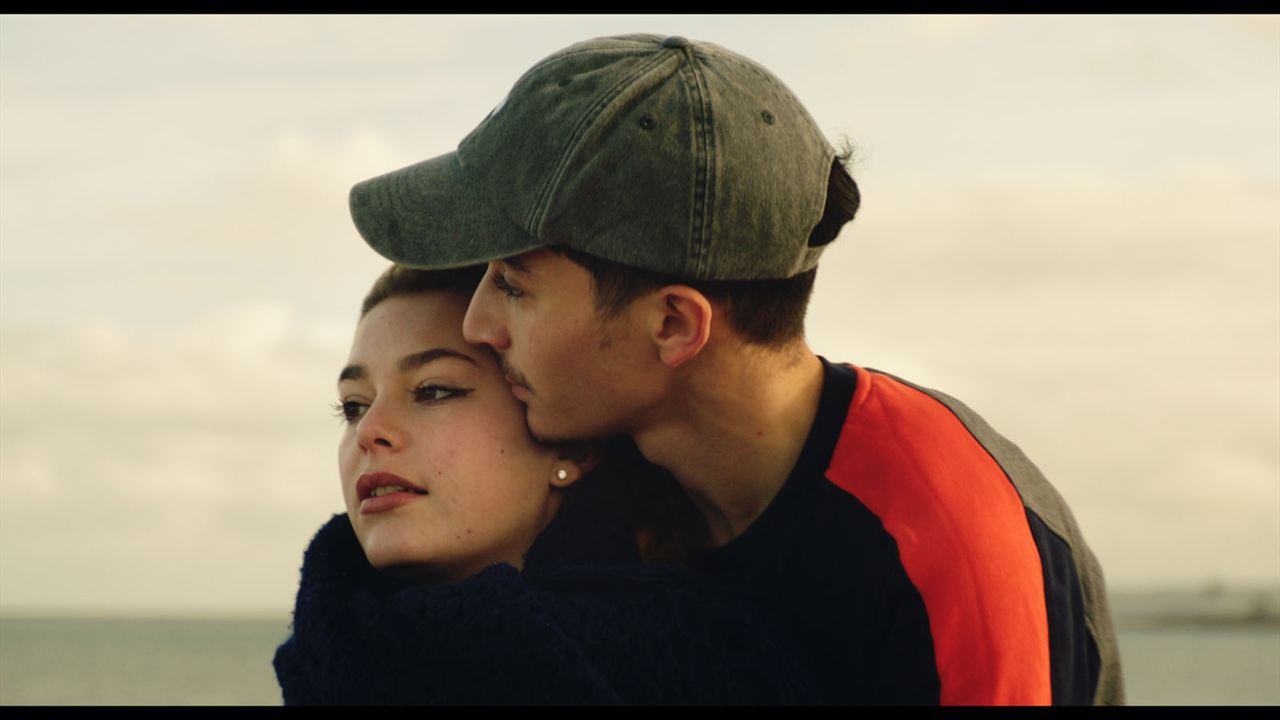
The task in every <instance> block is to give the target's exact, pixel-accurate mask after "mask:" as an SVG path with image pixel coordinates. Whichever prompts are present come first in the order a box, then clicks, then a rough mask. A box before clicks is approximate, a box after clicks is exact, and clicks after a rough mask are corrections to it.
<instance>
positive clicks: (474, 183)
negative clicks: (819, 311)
mask: <svg viewBox="0 0 1280 720" xmlns="http://www.w3.org/2000/svg"><path fill="white" fill-rule="evenodd" d="M835 154H836V153H835V149H834V148H833V147H832V146H831V144H830V143H828V142H827V140H826V139H825V138H824V137H823V135H822V133H821V131H819V130H818V127H817V125H816V124H815V123H814V121H813V118H811V117H810V116H809V113H808V112H807V111H806V110H805V109H804V107H803V106H802V105H801V104H800V101H799V100H797V99H796V97H795V96H794V95H793V94H792V93H791V91H790V90H788V89H787V87H786V86H785V85H783V84H782V82H781V81H779V80H778V79H777V78H775V77H774V76H773V75H772V74H771V73H770V72H769V71H768V70H765V69H764V68H763V67H761V66H760V65H758V64H757V63H755V62H753V61H751V60H749V59H747V58H745V57H742V56H741V55H738V54H735V53H733V52H731V51H729V50H726V49H725V48H722V47H719V46H717V45H713V44H711V43H705V42H694V41H690V40H686V39H684V38H681V37H666V38H664V37H662V36H659V35H625V36H619V37H606V38H597V39H594V40H588V41H586V42H582V43H578V44H576V45H572V46H570V47H567V48H565V49H563V50H561V51H559V52H557V53H554V54H553V55H551V56H549V57H547V58H546V59H544V60H542V61H541V62H539V63H538V64H537V65H534V66H533V67H532V68H531V69H530V70H529V71H528V72H526V73H525V74H524V75H523V76H522V77H521V78H520V79H519V80H517V81H516V83H515V85H514V86H513V87H512V88H511V91H510V92H509V93H508V94H507V96H506V97H505V98H503V99H502V101H501V102H499V103H498V106H497V107H495V108H494V109H493V110H492V111H491V112H490V113H489V115H488V116H487V117H486V118H485V119H484V120H483V121H482V122H481V123H480V125H479V126H478V127H477V128H476V129H475V130H473V131H472V132H471V133H470V134H469V135H467V136H466V137H465V138H464V139H463V140H462V142H461V143H459V144H458V149H457V150H456V151H454V152H450V153H446V154H444V155H441V156H439V157H435V158H431V159H429V160H425V161H423V162H420V163H417V164H414V165H410V166H408V167H405V168H401V169H400V170H396V171H394V172H390V173H387V174H385V175H380V176H378V177H375V178H371V179H369V180H366V181H364V182H362V183H359V184H358V185H356V186H355V187H353V188H352V189H351V216H352V218H353V219H354V220H355V224H356V228H357V229H358V230H359V231H360V234H361V235H362V236H363V237H364V239H365V240H366V241H367V242H368V243H369V245H370V246H372V247H373V249H374V250H376V251H377V252H378V253H379V254H381V255H383V256H384V257H386V258H388V259H390V260H392V261H394V262H397V263H402V264H405V265H408V266H411V267H419V268H446V267H457V266H461V265H470V264H474V263H480V262H486V261H489V260H496V259H500V258H504V257H510V256H513V255H518V254H520V253H523V252H527V251H529V250H533V249H536V248H539V247H543V246H547V245H560V246H567V247H571V248H574V249H576V250H579V251H581V252H584V253H587V254H589V255H594V256H597V257H600V258H604V259H606V260H612V261H614V262H617V263H621V264H624V265H629V266H632V267H637V268H643V269H646V270H652V271H655V272H660V273H665V274H668V275H673V276H676V277H680V278H686V279H690V280H764V279H776V278H786V277H791V276H793V275H795V274H797V273H800V272H804V271H806V270H809V269H811V268H813V267H814V266H816V265H817V262H818V256H819V255H820V254H821V252H822V249H823V248H822V247H809V244H808V241H809V236H810V233H811V232H812V230H813V227H814V226H815V225H816V224H817V223H818V220H819V219H821V217H822V211H823V207H824V205H825V202H826V189H827V180H828V178H829V177H830V173H831V163H832V161H833V160H834V158H835Z"/></svg>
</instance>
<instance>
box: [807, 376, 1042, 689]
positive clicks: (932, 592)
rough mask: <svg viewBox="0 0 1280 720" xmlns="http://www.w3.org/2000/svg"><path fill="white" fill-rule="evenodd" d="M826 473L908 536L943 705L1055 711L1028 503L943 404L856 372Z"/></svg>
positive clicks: (897, 535)
mask: <svg viewBox="0 0 1280 720" xmlns="http://www.w3.org/2000/svg"><path fill="white" fill-rule="evenodd" d="M854 370H855V372H856V373H857V386H856V388H857V389H856V390H855V392H854V398H853V403H852V404H851V406H850V409H849V414H848V417H847V419H846V421H845V426H844V429H843V431H842V432H841V436H840V441H839V442H838V443H837V445H836V450H835V454H834V457H833V458H832V461H831V466H830V468H828V470H827V478H828V479H829V480H831V481H832V482H833V483H835V484H836V485H837V486H839V487H840V488H841V489H843V490H844V491H846V492H848V493H850V494H851V495H853V496H854V497H856V498H857V499H858V500H859V501H860V502H862V504H863V505H865V506H866V507H867V508H868V509H869V510H871V512H873V513H875V514H876V515H877V516H878V517H879V518H880V521H881V522H882V523H883V524H884V528H885V530H886V531H887V532H888V533H889V534H890V535H891V536H892V537H893V538H894V540H895V541H897V544H898V553H899V555H900V557H901V560H902V564H903V566H904V568H905V569H906V572H907V576H908V577H909V578H910V579H911V581H912V583H914V584H915V586H916V589H917V590H918V591H919V592H920V595H921V597H922V598H923V600H924V605H925V611H926V612H927V613H928V616H929V626H930V630H931V632H932V634H933V639H934V653H935V655H936V657H937V663H938V677H939V680H940V683H941V691H942V695H941V699H942V703H943V704H944V705H990V704H1001V705H1004V704H1012V705H1039V704H1043V705H1047V704H1049V702H1050V700H1051V688H1050V681H1049V626H1048V619H1047V617H1046V611H1045V599H1044V575H1043V570H1042V569H1041V566H1040V554H1039V552H1038V551H1037V550H1036V546H1035V541H1034V540H1033V539H1032V537H1031V530H1030V528H1029V527H1028V526H1027V518H1026V514H1025V510H1024V509H1023V505H1022V501H1021V499H1020V498H1019V497H1018V494H1017V491H1016V490H1015V489H1014V488H1013V485H1012V483H1010V482H1009V480H1008V478H1007V477H1006V476H1005V474H1004V471H1003V470H1001V468H1000V466H999V465H998V464H997V463H996V461H995V460H994V459H993V458H992V457H991V456H990V455H989V454H988V453H987V451H986V450H985V449H984V448H983V447H982V445H981V444H980V443H978V441H977V440H975V439H974V438H973V436H972V435H971V434H970V433H969V431H968V430H967V429H966V428H965V426H964V425H963V424H962V423H961V422H960V421H959V420H958V419H957V418H956V417H955V415H953V414H952V413H951V411H950V410H948V409H947V408H946V407H945V406H944V405H942V404H941V403H939V402H938V401H936V400H934V399H933V398H931V397H929V396H928V395H926V394H924V393H922V392H920V391H918V390H916V389H915V388H912V387H909V386H907V385H904V384H902V383H899V382H897V381H895V380H893V379H892V378H888V377H885V376H883V375H878V374H872V373H869V372H867V371H865V370H863V369H862V368H854Z"/></svg>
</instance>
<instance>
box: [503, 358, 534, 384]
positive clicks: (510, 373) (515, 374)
mask: <svg viewBox="0 0 1280 720" xmlns="http://www.w3.org/2000/svg"><path fill="white" fill-rule="evenodd" d="M498 367H499V368H500V369H501V370H502V374H503V375H506V376H507V377H508V378H510V379H511V380H513V381H515V383H516V384H517V385H520V386H522V387H524V389H526V390H528V391H529V392H533V388H531V387H529V381H528V380H526V379H525V377H524V374H523V373H521V372H520V371H519V370H516V369H515V368H513V367H511V366H510V365H508V364H507V358H506V356H505V355H499V356H498Z"/></svg>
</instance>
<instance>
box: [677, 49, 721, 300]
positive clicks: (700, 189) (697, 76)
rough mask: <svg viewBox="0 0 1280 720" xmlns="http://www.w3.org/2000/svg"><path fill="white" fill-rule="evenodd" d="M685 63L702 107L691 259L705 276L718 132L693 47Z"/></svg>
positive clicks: (686, 53) (687, 51) (699, 275)
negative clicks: (714, 152) (713, 166)
mask: <svg viewBox="0 0 1280 720" xmlns="http://www.w3.org/2000/svg"><path fill="white" fill-rule="evenodd" d="M684 55H685V63H684V65H687V67H688V73H689V75H690V76H691V77H692V78H693V82H692V86H693V89H694V90H695V91H696V101H697V108H698V116H697V118H696V119H697V121H698V133H699V134H700V135H701V138H700V140H701V142H699V143H698V145H697V151H698V152H697V165H696V166H695V176H694V228H693V230H694V231H693V232H692V233H691V237H690V239H691V240H692V241H693V244H694V246H693V247H692V248H691V251H692V252H691V253H690V255H691V260H692V263H693V272H694V276H695V277H702V276H703V275H704V274H706V272H707V263H708V257H709V255H710V251H709V248H708V245H709V244H710V243H709V242H708V236H709V235H710V228H709V225H708V222H707V218H708V216H709V215H710V209H709V207H710V204H711V202H712V201H713V198H712V197H711V188H712V185H713V181H714V178H715V173H714V169H713V168H712V167H711V156H712V152H713V150H714V148H713V144H714V133H713V132H712V127H711V124H712V122H714V121H713V119H712V117H713V116H712V114H711V100H710V93H709V92H708V91H707V87H706V79H705V78H704V77H703V76H702V73H701V72H699V69H698V64H697V63H696V62H695V57H694V55H693V52H692V50H691V49H690V48H684Z"/></svg>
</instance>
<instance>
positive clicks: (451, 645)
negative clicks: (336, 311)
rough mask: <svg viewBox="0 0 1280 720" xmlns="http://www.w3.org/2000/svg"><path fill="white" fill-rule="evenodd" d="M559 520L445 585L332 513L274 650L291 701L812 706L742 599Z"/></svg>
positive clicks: (614, 538)
mask: <svg viewBox="0 0 1280 720" xmlns="http://www.w3.org/2000/svg"><path fill="white" fill-rule="evenodd" d="M566 509H568V508H566ZM597 509H598V508H597ZM561 515H562V516H564V517H557V519H556V521H553V522H552V524H551V526H550V527H548V528H547V531H545V532H544V533H543V534H542V536H541V537H540V538H539V541H538V543H536V544H535V546H534V548H533V549H531V551H530V554H529V558H528V559H527V561H526V572H525V573H520V572H518V571H517V570H516V569H515V568H513V567H511V566H510V565H494V566H492V567H490V568H488V569H487V570H485V571H483V572H481V573H480V574H479V575H476V576H475V577H472V578H469V579H467V580H464V581H461V582H457V583H452V584H438V585H429V584H421V583H409V582H402V581H399V580H396V579H394V578H391V577H389V576H387V575H384V574H382V573H380V572H378V571H377V570H375V569H374V568H373V567H371V566H370V565H369V563H368V561H367V560H366V559H365V556H364V552H363V550H362V549H361V547H360V545H359V543H358V541H357V540H356V537H355V533H354V532H353V531H352V529H351V524H350V522H349V521H348V519H347V517H346V516H345V515H335V516H334V517H333V518H332V519H331V520H330V521H329V522H328V523H327V524H326V525H325V526H324V527H322V528H321V529H320V532H319V533H318V534H317V535H316V537H315V539H314V540H312V542H311V545H310V547H309V548H308V549H307V552H306V555H305V557H304V561H303V567H302V583H301V587H300V588H299V590H298V598H297V605H296V607H295V610H294V618H293V635H292V637H290V638H289V639H288V640H287V641H286V642H285V643H284V644H283V645H281V646H280V647H279V649H278V650H277V651H276V656H275V669H276V676H277V678H278V679H279V682H280V687H281V689H282V691H283V695H284V701H285V703H286V704H471V703H483V704H616V703H623V704H686V703H715V704H765V703H770V704H771V703H783V704H798V703H810V702H815V701H816V699H817V696H816V694H815V692H814V690H813V689H812V686H811V684H810V682H809V680H808V679H807V678H806V677H805V676H804V675H803V674H802V673H801V672H800V671H799V670H798V668H797V666H796V665H795V664H794V663H793V662H792V661H791V659H790V657H789V656H787V655H786V654H785V653H784V652H783V651H782V650H780V649H779V647H780V646H779V645H778V644H777V643H776V642H775V641H774V639H773V637H772V634H771V632H772V631H771V630H770V629H769V628H768V627H767V624H765V623H761V622H759V620H758V619H757V618H755V617H754V616H753V615H752V614H751V613H750V612H749V611H748V610H747V609H746V608H743V607H740V606H739V605H738V604H737V602H736V601H730V600H729V599H728V598H727V597H726V596H725V595H724V594H723V593H722V592H721V591H719V590H717V589H716V588H714V587H712V586H710V585H708V584H705V583H704V582H702V581H699V580H696V579H694V577H693V576H692V575H691V574H689V573H687V572H686V571H684V570H681V569H679V568H676V567H673V566H669V565H664V566H659V565H640V564H638V563H637V562H635V561H634V549H633V548H632V547H631V546H630V545H632V544H633V543H631V542H630V540H629V538H626V537H625V534H624V533H620V532H619V529H618V526H617V525H616V524H610V523H609V522H604V521H601V519H600V517H599V515H596V514H592V513H584V512H569V513H565V512H564V511H562V513H561ZM606 515H607V513H606ZM629 556H630V557H629Z"/></svg>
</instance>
